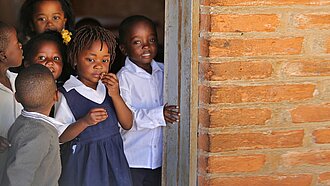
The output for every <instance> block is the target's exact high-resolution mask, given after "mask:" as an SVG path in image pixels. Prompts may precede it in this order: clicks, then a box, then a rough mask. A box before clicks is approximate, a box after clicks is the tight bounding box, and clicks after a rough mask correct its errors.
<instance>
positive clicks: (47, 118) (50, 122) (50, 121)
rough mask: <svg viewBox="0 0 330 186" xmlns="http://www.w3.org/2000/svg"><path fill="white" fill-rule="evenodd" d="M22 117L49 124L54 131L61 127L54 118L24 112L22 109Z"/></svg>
mask: <svg viewBox="0 0 330 186" xmlns="http://www.w3.org/2000/svg"><path fill="white" fill-rule="evenodd" d="M22 116H24V117H28V118H33V119H37V120H42V121H44V122H46V123H48V124H50V125H51V126H53V127H54V128H55V129H56V126H57V125H63V124H62V123H60V122H59V121H57V120H55V119H54V118H51V117H49V116H46V115H44V114H40V113H38V112H29V111H26V110H24V109H23V110H22Z"/></svg>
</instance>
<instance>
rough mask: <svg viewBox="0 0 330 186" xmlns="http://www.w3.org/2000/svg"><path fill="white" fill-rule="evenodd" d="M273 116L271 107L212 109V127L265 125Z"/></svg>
mask: <svg viewBox="0 0 330 186" xmlns="http://www.w3.org/2000/svg"><path fill="white" fill-rule="evenodd" d="M271 116H272V111H271V110H269V109H249V108H239V109H221V110H216V111H210V121H209V123H210V128H216V127H226V126H235V125H239V126H247V125H265V123H266V121H268V120H269V119H270V118H271Z"/></svg>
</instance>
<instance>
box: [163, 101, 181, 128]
mask: <svg viewBox="0 0 330 186" xmlns="http://www.w3.org/2000/svg"><path fill="white" fill-rule="evenodd" d="M164 118H165V121H167V122H169V123H172V124H173V123H175V122H179V121H180V112H179V107H178V106H176V105H167V104H166V105H165V107H164Z"/></svg>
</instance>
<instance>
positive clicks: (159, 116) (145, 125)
mask: <svg viewBox="0 0 330 186" xmlns="http://www.w3.org/2000/svg"><path fill="white" fill-rule="evenodd" d="M122 77H123V76H119V77H118V79H119V86H120V94H121V96H122V98H123V100H124V101H125V103H126V105H127V106H128V107H129V108H130V110H131V111H132V112H133V116H134V120H133V127H132V128H131V129H130V130H143V129H153V128H156V127H162V126H166V122H165V119H164V114H163V109H164V105H160V106H156V107H153V108H136V107H134V106H133V104H132V99H134V95H131V93H130V92H131V91H130V88H129V84H128V81H129V80H125V79H124V78H122Z"/></svg>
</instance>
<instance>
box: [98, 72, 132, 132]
mask: <svg viewBox="0 0 330 186" xmlns="http://www.w3.org/2000/svg"><path fill="white" fill-rule="evenodd" d="M101 80H102V82H103V83H104V85H105V86H106V87H107V89H108V93H109V96H111V98H112V101H113V104H114V107H115V110H116V114H117V118H118V121H119V123H120V125H121V127H122V128H123V129H125V130H129V129H130V128H132V124H133V115H132V112H131V110H130V109H129V108H128V107H127V105H126V104H125V102H124V100H123V99H122V97H121V96H120V94H119V83H118V79H117V77H116V75H115V74H112V73H109V74H104V75H103V76H102V78H101Z"/></svg>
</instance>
